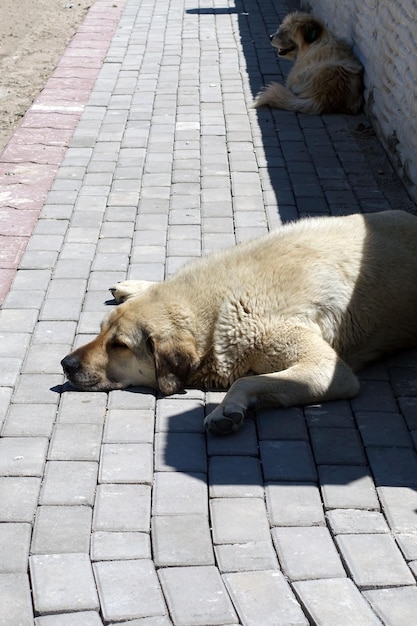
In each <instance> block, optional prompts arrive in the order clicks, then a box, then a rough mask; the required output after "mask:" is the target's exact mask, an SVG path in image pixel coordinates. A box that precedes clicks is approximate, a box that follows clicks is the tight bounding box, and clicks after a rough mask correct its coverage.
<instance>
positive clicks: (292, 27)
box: [270, 12, 325, 59]
mask: <svg viewBox="0 0 417 626" xmlns="http://www.w3.org/2000/svg"><path fill="white" fill-rule="evenodd" d="M324 30H325V27H324V24H323V23H322V22H320V20H318V19H317V18H316V17H314V16H313V15H310V14H308V13H299V12H295V13H290V14H289V15H287V16H286V17H285V19H284V20H283V22H282V24H281V25H280V27H279V28H278V30H277V32H276V33H274V34H273V35H271V36H270V40H271V44H272V45H273V46H274V47H275V48H277V49H278V54H279V56H282V57H286V58H288V59H294V58H296V57H297V56H298V54H300V52H302V51H303V50H304V49H305V48H306V47H308V46H310V45H311V44H313V43H314V42H316V41H318V40H319V39H320V38H321V37H322V35H323V32H324Z"/></svg>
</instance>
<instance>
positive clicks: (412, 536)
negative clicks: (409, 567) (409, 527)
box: [395, 533, 417, 561]
mask: <svg viewBox="0 0 417 626" xmlns="http://www.w3.org/2000/svg"><path fill="white" fill-rule="evenodd" d="M395 539H396V540H397V543H398V545H399V547H400V550H401V552H402V553H403V555H404V558H405V559H406V560H407V561H413V560H417V534H416V533H401V534H398V535H395Z"/></svg>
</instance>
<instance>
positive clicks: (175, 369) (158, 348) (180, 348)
mask: <svg viewBox="0 0 417 626" xmlns="http://www.w3.org/2000/svg"><path fill="white" fill-rule="evenodd" d="M148 341H149V342H150V344H151V347H152V348H151V349H152V350H153V354H154V359H155V370H156V380H157V383H158V387H159V389H160V390H161V391H162V393H163V394H165V395H168V396H169V395H172V394H174V393H178V392H179V391H182V390H183V389H184V386H185V385H186V383H187V380H188V379H189V378H190V376H191V375H192V374H193V372H195V371H196V369H197V367H198V365H199V359H198V355H197V350H196V345H195V340H194V338H193V337H192V336H191V335H188V336H187V337H181V339H178V338H176V339H173V338H169V339H161V338H157V337H155V336H152V337H150V338H149V340H148Z"/></svg>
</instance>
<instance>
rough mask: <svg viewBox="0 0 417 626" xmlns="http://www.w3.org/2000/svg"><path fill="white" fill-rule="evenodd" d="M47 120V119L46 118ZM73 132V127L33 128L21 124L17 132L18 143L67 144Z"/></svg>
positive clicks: (15, 138)
mask: <svg viewBox="0 0 417 626" xmlns="http://www.w3.org/2000/svg"><path fill="white" fill-rule="evenodd" d="M45 121H46V120H45ZM72 134H73V129H72V128H66V129H62V128H60V129H58V128H48V127H47V126H46V127H45V128H40V127H38V128H31V127H24V126H21V127H20V128H19V130H18V131H17V132H16V133H15V136H14V140H15V142H16V143H17V144H23V145H31V144H42V145H48V146H67V145H68V143H69V140H70V139H71V137H72Z"/></svg>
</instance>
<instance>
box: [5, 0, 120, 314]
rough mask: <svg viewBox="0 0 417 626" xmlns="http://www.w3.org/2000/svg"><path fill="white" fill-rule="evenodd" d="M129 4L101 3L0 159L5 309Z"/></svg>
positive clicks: (102, 0) (62, 58)
mask: <svg viewBox="0 0 417 626" xmlns="http://www.w3.org/2000/svg"><path fill="white" fill-rule="evenodd" d="M124 6H125V0H119V1H118V2H117V5H115V4H113V2H111V1H108V0H96V2H95V3H94V4H93V6H92V7H91V8H90V10H89V12H88V13H87V15H86V17H85V19H84V21H83V22H82V24H81V25H80V27H79V28H78V30H77V32H76V33H75V34H74V37H73V39H72V40H71V42H70V43H69V45H68V46H67V48H66V50H65V52H64V54H63V55H62V57H61V59H60V60H59V62H58V64H57V67H56V68H55V70H54V71H53V73H52V74H51V76H50V78H49V79H48V81H47V83H46V85H45V87H44V89H43V90H42V92H41V93H40V94H39V96H38V97H37V99H36V100H35V102H34V104H33V105H32V107H31V108H30V109H29V110H28V111H27V113H26V115H25V116H24V117H23V119H22V121H21V123H20V125H19V127H18V128H17V129H16V131H15V132H14V134H13V135H12V137H11V138H10V140H9V142H8V144H7V145H6V147H5V149H4V151H3V153H2V154H1V155H0V306H1V304H2V303H3V301H4V299H5V297H6V295H7V293H8V291H9V289H10V286H11V284H12V281H13V278H14V275H15V272H16V270H17V268H18V266H19V262H20V260H21V258H22V255H23V253H24V251H25V249H26V246H27V242H28V241H29V237H30V236H31V234H32V232H33V228H34V226H35V224H36V222H37V220H38V218H39V214H40V211H41V209H42V207H43V204H44V202H45V199H46V196H47V194H48V191H49V189H50V187H51V184H52V182H53V180H54V177H55V174H56V172H57V170H58V167H59V165H60V164H61V163H62V160H63V158H64V155H65V151H66V148H67V146H68V144H69V142H70V139H71V137H72V135H73V132H74V130H75V128H76V127H77V124H78V122H79V119H80V117H81V114H82V112H83V110H84V106H85V105H86V103H87V101H88V98H89V96H90V93H91V90H92V88H93V86H94V82H95V80H96V78H97V76H98V73H99V70H100V69H101V66H102V64H103V61H104V59H105V57H106V54H107V50H108V48H109V45H110V42H111V39H112V37H113V35H114V33H115V31H116V28H117V26H118V24H119V20H120V16H121V14H122V12H123V9H124Z"/></svg>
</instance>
